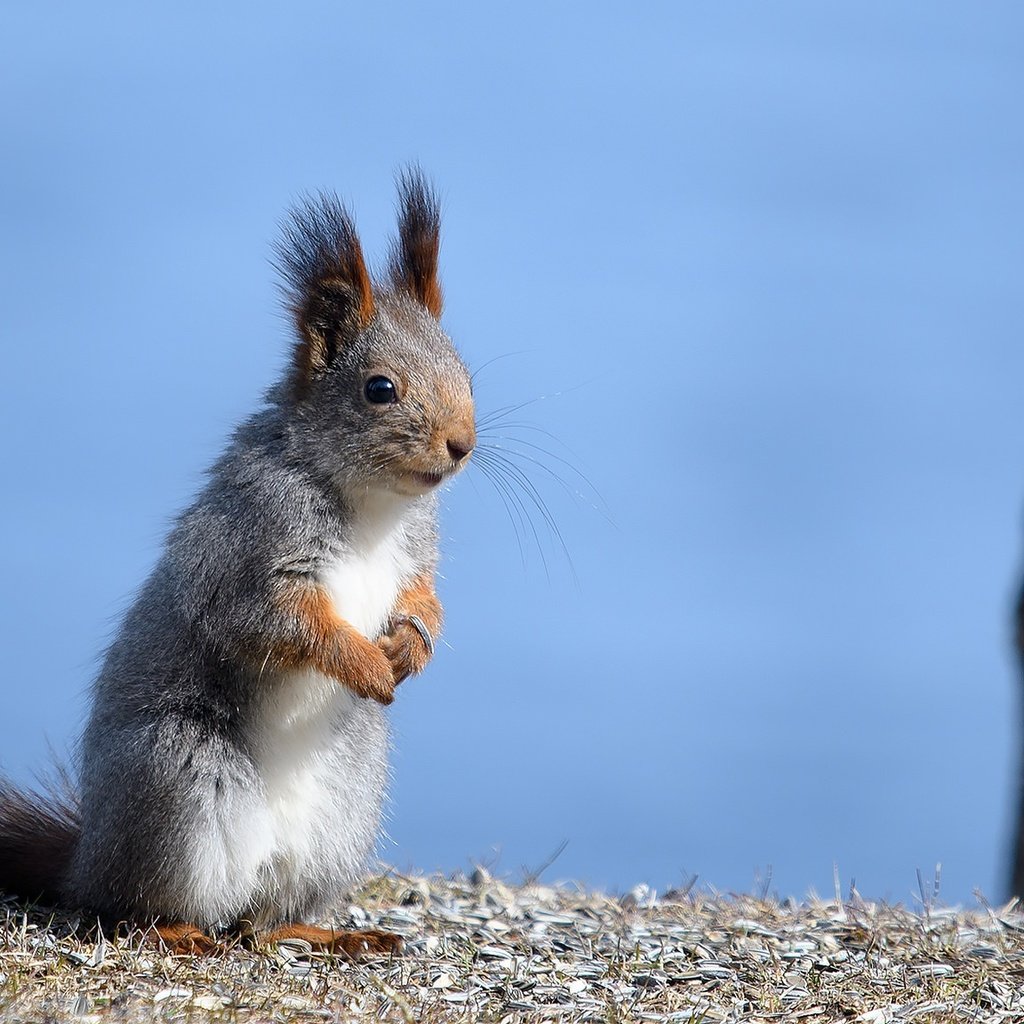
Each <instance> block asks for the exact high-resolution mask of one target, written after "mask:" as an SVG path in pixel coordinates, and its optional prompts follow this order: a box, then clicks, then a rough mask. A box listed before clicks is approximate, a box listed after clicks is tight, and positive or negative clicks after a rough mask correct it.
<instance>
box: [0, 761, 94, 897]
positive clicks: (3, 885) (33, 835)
mask: <svg viewBox="0 0 1024 1024" xmlns="http://www.w3.org/2000/svg"><path fill="white" fill-rule="evenodd" d="M79 831H80V819H79V813H78V800H77V797H76V796H75V793H74V790H73V788H72V785H71V782H70V780H69V779H68V778H67V776H66V775H64V774H63V773H60V774H59V775H58V777H57V779H56V780H54V781H52V782H49V783H47V784H46V785H44V788H43V791H42V792H35V791H33V790H21V789H17V788H15V786H13V785H12V784H11V782H10V781H9V780H8V779H5V778H3V777H2V776H0V892H3V893H6V894H8V895H11V896H18V897H20V898H21V899H24V900H33V901H35V900H39V901H40V902H43V903H54V904H56V903H59V902H60V899H61V895H62V890H63V887H64V878H65V876H66V874H67V869H68V865H69V864H70V862H71V855H72V853H73V852H74V848H75V843H76V842H77V840H78V834H79Z"/></svg>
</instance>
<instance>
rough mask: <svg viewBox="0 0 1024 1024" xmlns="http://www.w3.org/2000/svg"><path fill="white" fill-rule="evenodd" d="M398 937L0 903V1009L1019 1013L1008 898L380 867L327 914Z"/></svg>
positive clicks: (201, 1015) (531, 1017)
mask: <svg viewBox="0 0 1024 1024" xmlns="http://www.w3.org/2000/svg"><path fill="white" fill-rule="evenodd" d="M337 920H338V922H339V923H341V924H342V925H344V926H346V927H357V928H368V927H379V928H387V929H389V930H392V931H397V932H401V933H402V934H403V935H404V936H405V938H406V950H405V954H404V955H403V956H402V957H400V958H396V959H391V960H389V959H374V960H366V961H363V962H361V963H349V962H347V961H345V960H342V959H339V958H334V957H330V956H327V955H324V954H317V953H311V952H310V951H309V949H308V947H304V946H303V944H302V943H299V942H290V943H281V944H279V945H278V946H276V947H274V948H272V949H268V950H263V951H253V950H249V949H242V948H238V949H235V950H233V951H231V952H229V953H227V954H223V955H220V956H217V957H209V958H200V957H190V956H168V955H165V954H163V953H162V952H160V951H159V950H157V949H154V948H152V947H151V946H150V945H149V944H147V942H146V940H145V937H144V936H143V935H142V934H141V933H134V934H131V935H104V934H100V933H98V932H97V931H96V930H95V928H90V926H89V923H88V922H86V921H84V920H76V919H73V918H71V919H69V918H66V917H62V916H54V915H46V914H44V913H42V912H41V911H39V910H38V909H30V910H28V911H26V909H25V908H24V907H20V906H18V905H17V904H15V903H13V902H10V901H8V902H3V901H0V1020H2V1021H5V1022H6V1021H32V1022H38V1021H52V1022H65V1021H67V1022H71V1021H74V1022H75V1024H89V1022H94V1021H97V1022H98V1021H126V1022H135V1021H189V1022H196V1024H201V1022H206V1021H225V1022H226V1021H239V1022H243V1021H268V1020H273V1021H335V1020H337V1021H371V1020H385V1021H402V1022H413V1021H415V1022H421V1021H422V1022H427V1024H429V1022H433V1021H449V1020H451V1021H478V1020H479V1021H494V1022H506V1024H513V1022H520V1021H522V1022H535V1021H536V1022H540V1021H557V1022H564V1024H572V1022H577V1021H602V1022H616V1021H664V1020H668V1021H681V1022H682V1021H686V1022H689V1021H693V1022H698V1021H702V1022H707V1024H711V1022H718V1021H800V1022H811V1024H816V1022H819V1021H820V1022H825V1021H858V1022H863V1024H884V1022H887V1021H915V1022H917V1024H927V1022H937V1021H961V1020H962V1021H1013V1022H1019V1021H1024V914H1022V913H1021V912H1020V911H1019V910H1018V908H1017V906H1016V905H1015V904H1010V905H1008V906H1006V907H1000V908H989V907H986V906H984V905H981V906H979V907H978V908H976V909H974V910H966V911H965V910H953V909H946V908H939V907H934V906H930V905H922V906H921V907H920V908H917V909H903V908H899V907H891V906H884V905H880V904H874V903H869V902H866V901H864V900H862V899H861V898H860V897H859V896H858V895H857V894H856V893H851V894H850V895H849V897H847V898H840V897H838V896H836V897H834V898H833V899H831V900H828V901H826V900H818V899H809V900H806V901H803V902H793V901H785V902H779V901H777V900H772V899H769V898H757V897H752V896H720V895H715V894H709V893H707V892H703V891H700V890H699V889H698V888H697V887H694V888H693V889H691V890H690V891H687V892H669V893H665V894H663V895H661V896H660V897H658V896H656V895H655V894H654V893H652V892H650V891H648V890H646V889H645V888H643V887H640V888H638V889H636V890H634V891H633V892H632V893H629V894H627V895H626V896H625V897H618V898H613V897H610V896H605V895H601V894H598V893H591V892H586V891H584V890H581V889H578V888H574V887H567V886H559V887H550V886H542V885H538V884H535V883H526V884H523V885H512V884H509V883H506V882H502V881H500V880H497V879H494V878H492V877H491V876H490V875H489V874H488V873H487V872H486V871H483V870H478V871H476V872H474V873H473V875H472V876H470V877H468V878H467V877H461V876H460V877H456V878H439V877H434V878H420V877H406V876H402V875H399V874H396V873H391V874H388V875H384V876H382V877H380V878H376V879H374V880H372V881H371V882H370V883H368V884H367V885H366V886H365V887H364V889H362V890H361V891H360V892H357V893H354V894H353V895H352V903H351V905H349V906H347V907H344V908H340V911H339V914H338V918H337Z"/></svg>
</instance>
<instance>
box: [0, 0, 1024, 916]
mask: <svg viewBox="0 0 1024 1024" xmlns="http://www.w3.org/2000/svg"><path fill="white" fill-rule="evenodd" d="M1022 57H1024V9H1022V8H1021V7H1020V6H1019V5H1017V4H1013V3H993V4H986V5H984V6H983V7H980V6H977V5H967V4H946V3H930V4H914V3H908V4H900V5H894V4H889V3H881V2H879V3H865V2H863V0H858V2H857V3H836V4H829V5H821V4H817V3H811V2H806V3H788V4H784V5H783V4H772V5H738V4H721V3H687V4H678V3H668V2H665V3H651V4H642V5H639V6H637V5H633V6H632V7H630V8H629V10H628V13H627V11H626V9H624V8H623V7H622V6H621V5H619V4H606V3H601V2H594V0H591V2H589V3H586V4H558V3H556V4H549V3H535V2H529V0H527V2H524V3H520V4H516V5H511V6H509V5H502V6H495V5H469V4H464V3H450V4H431V5H416V4H395V3H388V2H383V3H377V4H363V5H358V6H357V5H347V4H337V3H308V2H297V3H292V4H289V5H278V4H265V3H260V2H253V3H249V4H246V5H241V4H239V5H234V6H232V5H207V4H202V5H200V4H194V3H183V4H175V5H156V6H153V5H145V7H140V6H139V5H137V4H129V3H118V2H108V3H104V4H101V5H98V6H97V5H79V4H57V3H46V2H42V3H38V4H34V5H31V6H30V5H27V4H19V5H13V4H8V5H6V6H5V9H4V12H3V13H2V14H0V118H2V121H0V125H2V132H3V159H2V161H0V223H2V226H3V228H2V234H3V242H2V245H0V302H2V316H0V336H2V362H0V366H2V370H0V386H2V402H0V430H2V436H3V438H4V444H3V446H2V449H0V476H2V479H3V481H4V482H3V496H4V500H3V502H2V507H0V531H2V535H3V537H4V538H5V539H4V542H3V543H2V545H0V559H2V562H3V579H4V581H5V585H4V587H3V588H2V592H0V607H2V610H3V615H2V633H0V640H2V644H3V649H4V652H5V662H6V665H5V670H4V683H3V697H2V710H0V764H2V767H3V768H4V770H6V771H7V772H9V773H10V774H11V775H12V776H13V777H15V778H16V779H19V780H27V779H29V778H31V775H32V773H33V771H35V770H38V769H39V768H41V767H43V766H44V765H45V764H46V763H47V757H48V755H47V744H49V745H50V746H51V747H52V748H53V749H54V750H55V751H56V752H57V753H58V754H63V753H64V752H66V751H68V750H69V749H70V748H71V747H72V745H73V742H74V737H75V736H76V734H77V732H78V730H79V728H80V726H81V724H82V721H83V717H84V714H85V708H86V696H87V691H88V685H89V682H90V679H91V677H92V675H93V674H94V672H95V670H96V666H97V662H98V658H99V656H100V652H101V650H102V647H103V645H104V643H105V642H106V641H107V640H108V639H109V637H110V636H111V633H112V631H113V629H114V628H115V625H116V623H117V620H118V617H119V615H120V614H121V611H122V610H123V609H124V607H125V605H126V603H127V602H128V601H129V600H130V597H131V595H132V593H133V590H134V588H135V587H136V586H138V584H139V583H140V582H141V580H142V579H143V578H144V576H145V574H146V572H147V571H148V569H149V568H150V566H151V565H152V564H153V562H154V560H155V558H156V557H157V553H158V551H159V547H160V543H161V538H162V535H163V533H164V531H165V529H166V527H167V525H168V523H169V522H170V520H171V517H172V516H173V514H174V513H175V512H176V511H177V510H179V509H181V508H182V507H183V506H184V505H185V504H186V503H187V502H188V501H189V500H190V497H191V495H192V494H193V493H194V491H195V490H196V488H197V487H198V486H199V484H200V482H201V480H202V471H203V469H204V467H205V466H206V465H207V464H209V462H210V461H211V460H212V459H213V458H214V456H215V455H216V453H217V452H218V450H219V449H220V447H221V445H222V444H223V441H224V438H225V436H226V434H227V433H228V431H229V430H230V429H231V427H232V425H233V424H234V423H236V422H237V421H238V420H239V419H240V418H241V417H243V416H245V415H246V414H247V413H248V412H250V411H251V410H253V409H254V407H255V406H256V405H257V404H258V403H259V401H260V396H261V394H262V392H263V389H264V388H265V387H266V386H267V385H268V384H269V383H270V382H271V381H272V380H273V379H274V377H275V375H276V374H278V373H279V372H280V370H281V368H282V366H283V365H284V359H285V353H286V350H287V346H288V343H289V341H288V330H287V325H286V324H285V322H284V320H283V318H282V317H281V315H280V313H279V310H278V299H277V294H276V290H275V288H276V286H275V280H274V275H273V272H272V269H271V268H270V266H269V263H268V257H269V252H270V245H271V243H272V241H273V239H274V237H275V235H276V231H277V224H278V222H279V220H280V218H281V217H282V215H283V213H284V211H285V209H286V208H287V206H288V205H289V203H291V202H292V201H293V200H294V199H295V198H296V197H297V196H298V195H300V194H301V193H302V192H303V191H304V190H313V189H318V188H323V187H326V188H334V189H337V190H338V191H339V193H340V194H341V195H342V197H343V198H344V199H345V200H346V201H347V202H349V203H350V204H351V206H352V208H353V209H354V211H355V213H356V218H357V221H358V224H359V228H360V231H361V233H362V236H363V240H364V245H365V248H366V250H367V252H368V254H370V255H371V256H373V257H375V258H377V259H382V258H383V256H384V254H385V252H386V244H387V238H388V235H389V232H390V230H391V228H392V224H393V201H394V199H393V186H392V179H393V175H394V172H395V170H396V169H397V168H398V167H399V166H401V165H402V164H403V163H405V162H407V161H412V160H415V161H419V162H420V164H421V165H422V166H423V167H424V168H425V169H426V170H427V171H428V172H429V173H430V175H431V176H432V177H433V178H434V180H435V181H436V182H437V184H438V186H439V188H440V190H441V193H442V196H443V200H444V209H445V217H444V232H445V236H444V249H443V272H444V279H445V284H446V289H447V295H448V303H447V310H446V314H445V323H446V326H447V327H448V329H449V331H450V333H451V334H452V335H453V337H454V338H455V339H456V341H457V343H458V344H459V346H460V347H461V349H462V351H463V352H464V354H465V356H466V358H467V360H468V361H469V362H470V363H471V364H472V365H473V366H475V367H479V368H480V372H479V375H478V377H477V394H478V399H479V404H480V411H481V414H486V413H488V412H494V411H498V410H502V409H506V407H515V406H518V405H519V404H520V403H525V404H523V406H522V407H521V408H517V409H509V410H508V411H506V413H505V414H504V419H503V420H501V421H500V422H498V423H497V424H496V425H493V426H492V427H491V428H490V429H489V431H488V433H489V434H490V438H489V440H490V443H491V444H493V445H500V446H503V447H504V448H506V449H511V450H512V451H514V452H518V453H519V454H518V455H515V454H508V455H507V457H508V458H509V459H512V460H513V465H516V466H518V470H519V471H521V472H522V473H523V474H525V478H526V479H527V480H528V481H529V483H524V482H523V480H522V479H520V480H519V481H518V483H519V486H518V489H517V491H516V497H510V496H509V495H508V494H503V493H502V492H501V490H500V487H499V488H497V489H496V488H495V486H494V482H492V481H490V480H488V478H487V476H486V475H485V474H484V473H482V472H481V466H480V465H477V466H476V467H475V468H474V469H473V470H472V471H471V472H469V473H467V474H466V475H464V476H463V477H462V478H460V479H459V480H458V481H457V482H456V483H455V485H454V486H453V487H452V489H451V490H450V491H449V492H448V494H447V495H446V497H445V500H444V504H445V516H444V524H443V533H444V558H445V560H444V567H443V571H444V577H445V578H444V580H443V581H442V583H441V594H442V598H443V600H444V602H445V604H446V607H447V611H448V623H449V625H448V631H447V635H446V646H445V647H444V648H443V649H442V650H441V651H440V653H439V656H438V657H437V659H436V661H435V662H434V664H433V666H432V667H431V669H430V670H429V672H428V674H427V675H426V676H424V677H423V678H420V679H417V680H414V681H411V682H410V683H408V684H407V685H406V686H404V687H403V690H402V692H401V694H400V699H399V700H398V701H397V702H396V704H395V706H394V733H395V756H394V784H393V789H392V804H391V818H390V822H389V825H388V837H387V838H386V839H385V841H384V842H383V843H382V846H381V854H382V856H383V858H384V859H385V860H386V861H387V862H390V863H392V864H395V865H396V866H397V867H398V868H400V869H405V868H421V869H426V870H432V869H442V870H445V871H451V870H455V869H460V868H464V867H468V866H470V865H472V864H474V863H484V864H487V865H489V866H490V867H491V868H492V870H494V871H497V872H503V873H506V874H509V875H511V876H512V877H513V878H515V877H519V876H520V875H521V874H522V873H523V872H530V871H534V870H537V869H539V868H542V867H543V866H544V865H545V863H546V862H547V861H548V860H549V858H550V856H551V855H552V854H553V853H555V852H556V851H558V850H559V849H560V848H562V846H563V844H564V849H561V853H560V854H559V856H558V857H557V859H556V860H555V861H554V863H553V864H551V865H550V867H548V868H547V869H546V870H545V872H544V877H545V878H548V879H578V880H581V881H583V882H584V883H586V884H588V885H591V886H598V887H604V888H611V889H613V890H619V891H621V890H624V889H628V888H630V887H631V886H633V885H634V884H636V883H639V882H647V883H649V884H650V885H653V886H655V887H657V888H658V889H659V890H660V889H664V888H667V887H671V886H675V885H679V884H682V883H683V882H685V881H686V880H687V879H689V878H690V876H691V875H692V874H697V875H698V876H699V880H700V881H699V884H706V885H710V886H713V887H715V888H718V889H721V890H730V889H734V890H742V891H750V890H759V889H760V888H762V887H767V888H769V889H770V890H773V891H777V892H779V893H780V894H792V895H796V896H801V895H804V894H806V893H807V892H808V890H810V889H812V888H813V889H816V890H817V891H819V892H826V893H830V892H831V891H832V885H833V870H834V865H837V866H838V872H839V876H840V878H841V881H842V885H843V887H844V889H845V888H846V887H847V886H848V885H849V883H850V882H851V880H855V882H856V885H857V888H858V889H859V890H860V891H861V892H862V893H864V894H865V895H868V896H875V897H888V898H890V899H894V900H911V899H912V898H913V894H914V893H915V892H916V890H917V879H916V871H917V869H919V868H920V869H921V870H922V871H923V872H924V873H925V875H926V876H927V877H929V878H930V877H931V875H932V873H933V870H934V865H935V864H936V863H937V862H941V863H942V897H943V898H944V899H946V900H949V901H970V900H971V899H972V892H973V891H974V889H975V888H976V887H977V888H980V889H981V890H982V891H983V892H984V893H985V894H986V895H987V896H988V897H990V898H999V897H1001V896H1002V895H1003V891H1004V888H1003V871H1004V864H1005V859H1006V853H1007V845H1008V840H1009V829H1010V809H1011V804H1012V796H1011V793H1012V787H1011V779H1012V778H1013V777H1014V776H1015V774H1016V756H1017V755H1016V752H1015V748H1016V746H1017V744H1018V742H1019V738H1018V735H1017V729H1016V722H1017V717H1018V708H1017V696H1018V695H1017V692H1016V679H1015V671H1014V665H1013V661H1012V659H1011V656H1010V636H1011V633H1010V628H1009V614H1010V605H1011V601H1012V595H1013V593H1014V590H1015V587H1016V582H1017V576H1018V570H1019V569H1020V567H1021V557H1020V556H1021V546H1022V545H1021V538H1022V530H1021V527H1022V525H1024V516H1022V509H1024V460H1022V457H1021V456H1022V429H1021V428H1022V423H1024V412H1022V404H1021V382H1022V380H1024V346H1022V345H1021V343H1020V333H1021V323H1022V316H1024V300H1022V295H1024V293H1022V289H1021V286H1020V285H1021V281H1020V278H1021V267H1022V257H1024V191H1022V180H1024V179H1022V171H1024V119H1022V118H1021V116H1020V97H1021V95H1022V91H1024V61H1022ZM516 460H517V461H516ZM510 483H511V481H510V480H506V481H505V484H506V486H507V485H509V484H510ZM531 488H536V494H534V493H533V492H532V491H531V490H530V489H531ZM535 498H537V499H538V501H535ZM539 502H543V504H544V507H545V508H546V509H547V512H542V511H541V509H540V507H539ZM549 517H550V519H551V520H552V521H553V522H554V523H555V524H556V526H557V530H558V533H559V535H560V538H561V539H559V536H556V535H555V534H554V533H553V532H552V531H551V530H550V528H549V526H548V524H547V521H546V520H548V518H549ZM563 543H564V549H563V546H562V545H563ZM566 551H567V552H568V555H567V554H566Z"/></svg>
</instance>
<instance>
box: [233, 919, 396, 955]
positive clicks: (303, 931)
mask: <svg viewBox="0 0 1024 1024" xmlns="http://www.w3.org/2000/svg"><path fill="white" fill-rule="evenodd" d="M252 938H253V939H254V940H255V941H257V942H258V943H259V944H260V945H268V944H270V943H273V942H281V941H283V940H285V939H301V940H302V941H303V942H308V943H309V944H310V946H312V947H313V949H314V950H317V951H319V952H323V953H335V954H340V955H342V956H346V957H348V958H349V959H350V960H358V959H360V958H361V957H364V956H398V955H399V954H400V953H401V952H402V937H401V935H395V934H394V933H392V932H385V931H378V930H376V929H370V930H367V931H338V930H337V929H334V928H318V927H316V926H315V925H309V924H286V925H281V926H280V927H279V928H275V929H273V930H272V931H268V932H259V933H255V934H254V935H253V936H252Z"/></svg>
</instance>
